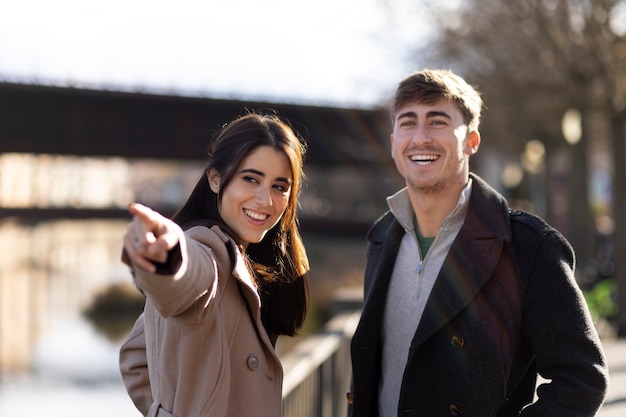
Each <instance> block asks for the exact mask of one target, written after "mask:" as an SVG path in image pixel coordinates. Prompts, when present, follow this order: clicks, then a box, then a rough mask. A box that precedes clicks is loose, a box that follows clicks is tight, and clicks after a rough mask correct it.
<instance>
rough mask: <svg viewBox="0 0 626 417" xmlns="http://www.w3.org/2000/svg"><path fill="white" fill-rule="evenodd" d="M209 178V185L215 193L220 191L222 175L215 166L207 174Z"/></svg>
mask: <svg viewBox="0 0 626 417" xmlns="http://www.w3.org/2000/svg"><path fill="white" fill-rule="evenodd" d="M206 176H207V180H208V181H209V187H211V190H212V191H213V192H214V193H215V194H219V192H220V183H221V177H220V174H219V173H218V172H217V170H216V169H215V168H211V169H210V170H209V171H208V172H207V174H206Z"/></svg>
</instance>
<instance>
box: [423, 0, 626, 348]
mask: <svg viewBox="0 0 626 417" xmlns="http://www.w3.org/2000/svg"><path fill="white" fill-rule="evenodd" d="M425 4H426V7H427V8H428V10H429V12H430V13H431V15H432V16H433V19H434V21H435V22H436V23H437V27H438V29H439V30H438V31H437V32H436V33H437V34H436V36H435V37H434V38H433V39H432V40H431V41H430V42H428V44H427V45H426V48H424V47H420V48H419V50H417V51H416V53H415V57H416V60H417V57H420V58H421V59H422V61H424V62H430V63H433V64H435V65H437V66H440V67H450V68H452V69H454V70H455V71H456V72H458V73H461V74H462V75H463V76H464V77H465V78H466V79H468V81H470V82H471V83H472V84H474V85H477V86H478V88H479V90H480V91H481V92H482V94H483V96H484V98H485V101H486V103H487V108H486V109H485V117H484V119H483V120H484V121H483V124H482V127H481V131H482V134H483V137H484V138H486V140H485V141H484V143H485V144H486V143H489V146H490V147H492V148H496V149H497V151H498V152H499V154H501V155H504V158H505V159H506V158H511V159H514V158H516V157H517V156H518V155H519V154H521V153H522V152H523V149H524V146H525V144H526V143H527V142H528V141H529V140H531V139H536V140H540V141H541V142H542V143H544V145H545V148H546V155H547V156H548V165H547V168H548V171H550V169H554V166H556V164H555V162H556V161H557V157H558V156H559V155H566V156H567V158H568V159H567V160H568V161H569V168H568V167H565V168H564V169H561V171H559V172H552V173H551V172H548V174H547V178H548V183H547V184H546V187H547V188H548V193H547V194H548V195H552V196H554V195H557V194H558V192H559V191H560V190H559V189H558V187H559V186H560V184H561V185H562V181H564V180H566V181H567V190H566V191H567V195H568V199H567V200H568V201H569V205H568V206H567V207H566V208H567V212H568V222H567V223H566V224H563V225H560V227H561V228H562V229H563V230H562V231H563V232H564V234H565V235H566V236H567V237H568V239H570V241H571V242H572V244H573V246H574V248H575V250H576V253H577V260H578V265H579V268H578V270H579V271H582V270H584V267H585V265H586V263H587V262H588V261H589V260H590V258H591V257H592V254H591V242H592V241H593V238H592V236H593V224H594V215H596V214H597V213H596V212H594V210H597V208H595V207H592V206H591V204H590V199H589V195H588V190H589V184H588V181H589V171H588V165H589V155H590V152H589V149H590V147H591V145H595V144H596V143H595V142H594V140H598V132H597V129H595V126H596V125H594V124H593V123H597V121H598V120H599V119H601V120H604V121H605V122H606V123H605V124H606V125H607V126H608V131H609V132H610V139H611V140H610V141H609V142H610V144H611V146H612V152H611V154H612V155H613V161H612V165H613V167H612V170H613V171H612V174H613V187H614V188H613V189H614V193H613V201H612V207H610V212H609V213H608V214H609V215H611V216H612V218H613V219H614V221H615V232H614V242H615V253H616V255H617V256H615V261H616V268H615V271H616V275H615V279H616V280H617V283H618V292H619V295H618V297H619V305H620V313H619V323H618V334H619V335H621V336H624V335H626V257H625V256H620V255H621V254H626V218H625V216H624V214H625V213H626V201H625V200H626V196H625V193H626V171H625V170H626V168H625V166H626V161H625V159H626V149H625V148H626V147H625V145H624V141H625V137H624V131H625V129H624V125H625V123H626V110H625V109H626V37H625V33H626V24H625V22H626V1H623V0H622V1H620V0H517V1H515V2H502V1H500V0H468V1H464V2H462V3H460V4H459V5H458V6H456V7H458V8H455V9H445V7H444V6H442V4H441V3H440V2H436V1H435V2H431V1H426V2H425ZM569 108H575V109H577V110H578V111H580V113H581V114H582V116H583V117H582V120H583V123H582V129H583V130H582V131H583V134H582V137H581V140H580V142H578V143H577V144H576V145H573V146H568V145H567V144H566V143H565V142H564V140H563V135H562V133H561V120H562V117H563V114H564V113H565V112H566V110H568V109H569ZM598 116H599V117H598ZM592 127H593V128H592ZM479 161H480V160H479ZM485 163H486V162H485ZM565 173H567V177H565V176H564V174H565ZM581 202H582V203H583V204H580V203H581ZM562 204H563V203H562V202H556V201H553V202H552V203H548V207H551V210H550V211H549V215H548V220H549V221H551V222H553V223H556V224H559V219H557V218H555V217H554V216H556V215H555V213H558V212H559V209H560V208H561V207H560V205H562ZM550 215H552V216H553V218H550Z"/></svg>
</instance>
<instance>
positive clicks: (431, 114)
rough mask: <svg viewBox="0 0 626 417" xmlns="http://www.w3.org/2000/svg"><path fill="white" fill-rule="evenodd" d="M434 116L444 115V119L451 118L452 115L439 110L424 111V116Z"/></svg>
mask: <svg viewBox="0 0 626 417" xmlns="http://www.w3.org/2000/svg"><path fill="white" fill-rule="evenodd" d="M436 116H441V117H445V118H446V119H452V116H450V115H449V114H448V113H446V112H445V111H441V110H432V111H429V112H428V113H426V117H436Z"/></svg>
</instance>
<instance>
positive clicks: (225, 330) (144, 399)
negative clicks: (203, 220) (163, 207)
mask: <svg viewBox="0 0 626 417" xmlns="http://www.w3.org/2000/svg"><path fill="white" fill-rule="evenodd" d="M227 245H233V246H235V245H234V242H233V241H232V240H231V239H230V238H229V237H228V236H227V235H226V234H224V233H223V232H222V231H221V230H220V229H219V228H218V227H216V226H214V227H212V228H211V229H209V228H207V227H204V226H198V227H194V228H192V229H190V230H188V231H187V232H185V233H184V235H183V234H182V232H181V236H180V255H181V258H182V260H181V263H180V266H179V267H178V268H177V270H176V271H175V272H174V273H173V274H172V275H156V274H150V273H147V272H146V271H143V270H139V269H136V270H135V280H136V282H137V285H138V287H139V288H140V289H141V290H142V291H143V292H144V293H145V294H146V297H147V301H146V305H145V310H144V313H143V314H142V315H141V316H140V317H139V319H138V320H137V322H136V324H135V327H134V328H133V330H132V331H131V333H130V335H129V336H128V338H127V339H126V341H125V342H124V344H123V346H122V348H121V351H120V369H121V372H122V377H123V379H124V383H125V385H126V389H127V390H128V393H129V395H130V397H131V399H132V400H133V402H134V403H135V405H136V406H137V408H138V409H139V410H140V411H141V412H142V413H143V414H144V415H145V416H150V417H155V416H158V417H170V416H175V417H203V416H206V417H209V416H210V417H218V416H224V417H232V416H237V417H246V416H254V417H259V416H261V417H273V416H275V417H279V416H280V415H281V402H282V400H281V389H282V379H283V371H282V367H281V364H280V362H279V359H278V357H277V356H276V353H275V351H274V348H273V346H272V344H271V342H270V339H269V337H268V336H267V333H266V332H265V329H264V328H263V325H262V324H261V314H260V299H259V296H258V294H257V292H256V290H255V288H254V285H253V284H252V280H251V277H250V273H249V272H248V269H247V268H246V266H245V263H244V260H243V257H242V255H241V253H240V252H239V251H238V250H236V256H235V257H236V261H235V265H234V266H233V265H232V261H231V258H230V257H229V255H228V250H227Z"/></svg>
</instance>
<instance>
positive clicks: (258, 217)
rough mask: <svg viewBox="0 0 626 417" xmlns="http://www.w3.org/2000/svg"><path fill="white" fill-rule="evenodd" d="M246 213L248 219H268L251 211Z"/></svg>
mask: <svg viewBox="0 0 626 417" xmlns="http://www.w3.org/2000/svg"><path fill="white" fill-rule="evenodd" d="M245 212H246V215H247V216H248V217H252V218H253V219H256V220H265V219H266V218H267V216H266V215H265V214H259V213H255V212H254V211H251V210H246V211H245Z"/></svg>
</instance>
